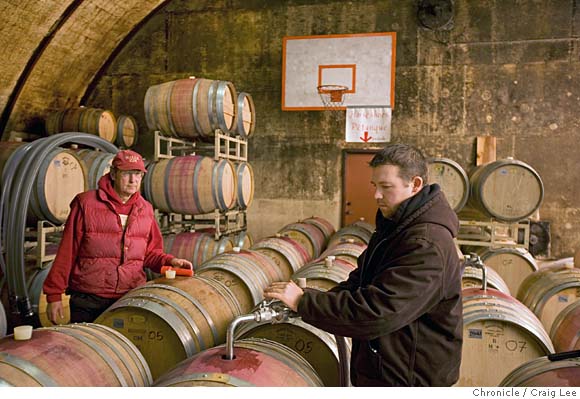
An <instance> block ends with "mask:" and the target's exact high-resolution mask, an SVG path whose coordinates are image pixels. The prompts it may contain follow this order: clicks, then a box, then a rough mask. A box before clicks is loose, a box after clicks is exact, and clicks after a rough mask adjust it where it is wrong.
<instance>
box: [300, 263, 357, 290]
mask: <svg viewBox="0 0 580 399" xmlns="http://www.w3.org/2000/svg"><path fill="white" fill-rule="evenodd" d="M356 267H357V266H356V263H355V264H354V265H353V264H352V263H351V262H348V261H346V260H343V259H333V258H332V257H327V258H326V259H324V260H321V261H317V262H314V263H309V264H307V265H306V266H304V267H303V268H301V269H300V270H298V271H297V272H296V273H294V275H293V276H292V280H296V279H298V278H306V286H307V287H309V288H316V289H318V290H321V291H328V290H329V289H331V288H333V287H335V286H336V285H338V284H339V283H341V282H343V281H346V280H347V279H348V275H349V274H350V272H352V271H353V270H354V269H356Z"/></svg>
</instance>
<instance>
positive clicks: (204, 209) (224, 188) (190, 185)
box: [143, 155, 237, 215]
mask: <svg viewBox="0 0 580 399" xmlns="http://www.w3.org/2000/svg"><path fill="white" fill-rule="evenodd" d="M147 171H148V172H147V174H146V175H145V181H144V188H143V191H144V194H145V197H146V198H147V200H149V201H150V202H151V203H152V204H153V206H154V207H155V208H157V209H159V210H160V211H162V212H173V213H180V214H189V215H198V214H205V213H209V212H212V211H214V210H215V209H220V210H228V209H230V208H231V207H233V205H234V203H235V193H236V188H237V187H236V180H235V177H234V167H233V164H232V163H231V162H230V161H227V160H223V159H222V160H220V161H217V162H216V161H214V160H213V159H212V158H209V157H203V156H198V155H194V156H182V157H181V156H180V157H174V158H171V159H162V160H160V161H158V162H155V163H152V164H151V165H149V166H148V167H147Z"/></svg>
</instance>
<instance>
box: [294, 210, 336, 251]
mask: <svg viewBox="0 0 580 399" xmlns="http://www.w3.org/2000/svg"><path fill="white" fill-rule="evenodd" d="M302 223H309V224H311V225H313V226H315V227H317V228H318V230H320V232H321V233H322V235H323V236H324V245H325V246H326V245H327V244H328V240H330V237H332V235H333V234H334V233H336V230H335V229H334V226H333V225H332V223H330V222H329V221H328V220H326V219H324V218H321V217H319V216H311V217H309V218H307V219H304V220H303V221H302Z"/></svg>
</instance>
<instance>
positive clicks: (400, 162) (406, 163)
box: [369, 143, 428, 185]
mask: <svg viewBox="0 0 580 399" xmlns="http://www.w3.org/2000/svg"><path fill="white" fill-rule="evenodd" d="M369 165H370V166H371V168H376V167H378V166H381V165H394V166H398V167H399V177H400V178H401V179H404V180H406V181H410V180H411V179H412V178H413V177H415V176H419V177H421V178H422V179H423V184H424V185H425V184H427V177H428V172H427V160H426V159H425V156H423V153H422V152H421V151H420V150H419V149H418V148H416V147H413V146H412V145H408V144H402V143H397V144H388V145H387V146H386V147H385V148H383V149H382V150H381V151H379V152H377V153H376V154H375V156H374V157H373V159H372V160H371V161H370V162H369Z"/></svg>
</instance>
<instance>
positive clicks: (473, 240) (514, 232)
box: [455, 219, 530, 250]
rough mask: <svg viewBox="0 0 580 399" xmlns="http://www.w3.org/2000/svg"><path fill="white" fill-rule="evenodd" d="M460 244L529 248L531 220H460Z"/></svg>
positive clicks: (457, 240) (457, 239)
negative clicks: (509, 221) (511, 221)
mask: <svg viewBox="0 0 580 399" xmlns="http://www.w3.org/2000/svg"><path fill="white" fill-rule="evenodd" d="M455 240H456V243H457V244H458V245H469V246H481V247H509V248H524V249H526V250H527V249H528V248H529V245H530V221H529V220H527V219H526V220H522V221H519V222H513V223H505V222H498V221H496V220H493V219H492V220H489V221H479V220H459V233H458V236H457V238H456V239H455Z"/></svg>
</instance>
